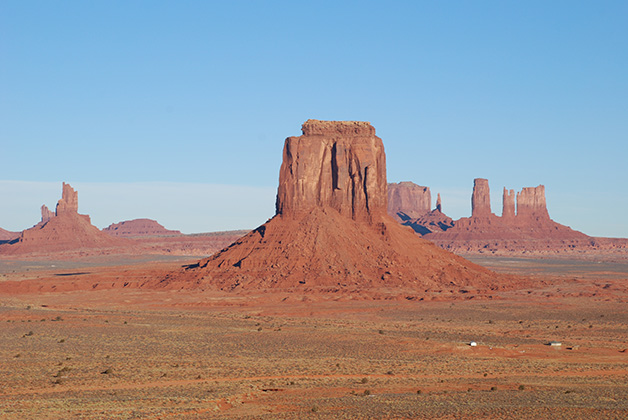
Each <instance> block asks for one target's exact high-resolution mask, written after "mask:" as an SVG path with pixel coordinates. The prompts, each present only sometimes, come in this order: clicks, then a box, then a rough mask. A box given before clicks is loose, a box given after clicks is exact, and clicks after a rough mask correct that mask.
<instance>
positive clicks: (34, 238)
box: [0, 183, 128, 255]
mask: <svg viewBox="0 0 628 420" xmlns="http://www.w3.org/2000/svg"><path fill="white" fill-rule="evenodd" d="M127 245H128V243H127V242H125V241H124V240H122V239H117V238H112V237H111V236H109V235H107V234H105V233H103V232H101V231H100V230H99V229H98V228H97V227H96V226H93V225H92V224H91V221H90V218H89V216H87V215H83V214H79V213H78V194H77V192H76V191H75V190H74V189H73V188H72V187H71V186H70V185H68V184H66V183H63V193H62V197H61V199H60V200H59V201H58V203H57V207H56V212H55V214H53V213H52V212H51V211H50V210H48V208H47V207H46V206H42V220H41V222H39V223H38V224H37V225H35V226H33V227H32V228H30V229H27V230H25V231H23V232H22V233H21V234H20V236H19V237H18V238H17V239H15V240H14V241H12V242H10V243H8V244H5V245H0V254H6V255H15V254H33V255H35V254H51V253H59V252H67V251H75V250H80V249H85V248H103V249H104V248H120V247H125V246H127Z"/></svg>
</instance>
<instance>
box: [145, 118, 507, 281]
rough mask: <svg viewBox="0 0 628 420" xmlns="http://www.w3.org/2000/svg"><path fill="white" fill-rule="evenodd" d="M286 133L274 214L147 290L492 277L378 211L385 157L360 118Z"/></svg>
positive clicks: (381, 204) (383, 191)
mask: <svg viewBox="0 0 628 420" xmlns="http://www.w3.org/2000/svg"><path fill="white" fill-rule="evenodd" d="M302 131H303V135H302V136H300V137H289V138H288V139H286V142H285V145H284V152H283V163H282V165H281V169H280V175H279V187H278V189H277V206H276V214H275V216H274V217H273V218H272V219H271V220H270V221H268V222H267V223H265V224H264V225H262V226H260V227H258V228H257V229H255V230H254V231H253V232H251V233H249V234H248V235H246V236H244V237H242V238H241V239H239V240H238V241H236V242H235V243H233V244H232V245H231V246H229V247H228V248H226V249H224V250H223V251H221V252H219V253H217V254H215V255H213V256H211V257H209V258H207V259H204V260H201V261H199V262H198V263H197V264H194V265H192V266H189V267H187V268H186V269H184V270H181V271H178V272H174V273H171V274H170V275H169V276H167V277H166V278H165V279H163V280H162V281H160V282H159V283H158V284H147V287H164V288H218V289H222V290H246V289H266V288H279V289H299V290H303V291H308V290H323V291H335V290H340V289H342V290H347V289H350V290H362V289H364V288H377V287H383V288H386V290H392V289H390V288H391V287H395V290H397V289H399V290H406V289H410V290H414V291H415V292H416V291H417V290H422V291H425V290H426V289H429V288H435V287H436V288H438V287H442V286H443V285H447V287H448V288H450V287H458V286H469V285H475V286H480V285H482V286H487V285H489V284H491V285H493V284H496V283H497V279H498V277H497V276H496V275H495V274H494V273H492V272H490V271H488V270H486V269H484V268H482V267H479V266H477V265H475V264H473V263H470V262H469V261H467V260H464V259H462V258H460V257H458V256H456V255H454V254H451V253H449V252H446V251H444V250H442V249H440V248H438V247H436V246H435V245H434V244H432V243H430V242H428V241H425V240H423V239H421V238H420V237H418V236H417V235H415V234H414V232H412V230H410V229H408V228H406V227H403V226H401V225H399V224H398V223H397V222H395V221H394V220H393V219H392V218H390V216H388V215H387V214H386V209H387V203H386V201H387V193H386V169H385V168H386V166H385V165H386V161H385V154H384V148H383V144H382V141H381V139H379V138H378V137H377V136H376V135H375V129H374V128H373V127H372V126H371V125H370V124H369V123H366V122H353V121H316V120H308V121H307V122H306V123H305V124H304V125H303V128H302Z"/></svg>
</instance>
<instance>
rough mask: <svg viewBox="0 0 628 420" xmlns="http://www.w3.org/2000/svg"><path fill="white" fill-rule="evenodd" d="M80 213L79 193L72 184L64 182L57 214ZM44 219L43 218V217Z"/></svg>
mask: <svg viewBox="0 0 628 420" xmlns="http://www.w3.org/2000/svg"><path fill="white" fill-rule="evenodd" d="M63 213H78V193H77V192H76V190H75V189H74V188H72V187H71V186H70V184H66V183H65V182H64V183H63V189H62V194H61V199H60V200H59V201H58V202H57V208H56V211H55V214H56V215H57V216H59V215H60V214H63ZM42 221H43V218H42Z"/></svg>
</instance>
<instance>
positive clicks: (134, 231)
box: [102, 219, 182, 238]
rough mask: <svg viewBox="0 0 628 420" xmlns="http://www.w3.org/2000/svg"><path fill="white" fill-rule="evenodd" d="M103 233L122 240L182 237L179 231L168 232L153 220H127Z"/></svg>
mask: <svg viewBox="0 0 628 420" xmlns="http://www.w3.org/2000/svg"><path fill="white" fill-rule="evenodd" d="M102 231H103V232H105V233H107V234H109V235H111V236H117V237H122V238H144V237H150V236H180V235H182V233H181V232H180V231H178V230H168V229H166V228H165V227H163V226H162V225H160V224H159V223H158V222H157V221H156V220H152V219H134V220H126V221H124V222H120V223H114V224H111V225H109V226H107V227H106V228H104V229H103V230H102Z"/></svg>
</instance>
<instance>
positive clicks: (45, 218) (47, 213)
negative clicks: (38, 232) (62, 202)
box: [40, 204, 55, 223]
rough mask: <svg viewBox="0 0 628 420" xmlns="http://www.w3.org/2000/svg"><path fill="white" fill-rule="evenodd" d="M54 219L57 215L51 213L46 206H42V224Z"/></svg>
mask: <svg viewBox="0 0 628 420" xmlns="http://www.w3.org/2000/svg"><path fill="white" fill-rule="evenodd" d="M53 217H55V214H54V213H53V212H51V211H50V209H49V208H48V206H46V205H45V204H44V205H43V206H41V222H40V223H47V222H48V220H50V219H52V218H53Z"/></svg>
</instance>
